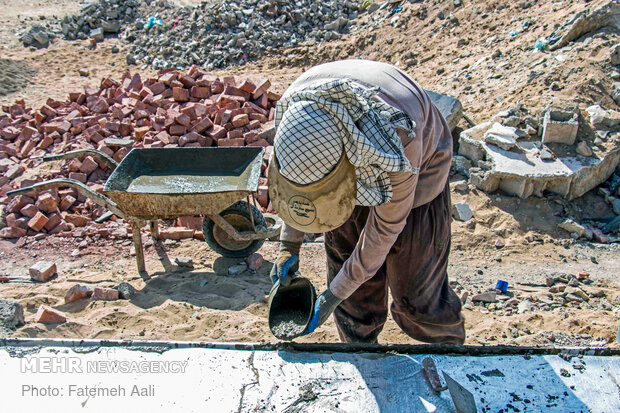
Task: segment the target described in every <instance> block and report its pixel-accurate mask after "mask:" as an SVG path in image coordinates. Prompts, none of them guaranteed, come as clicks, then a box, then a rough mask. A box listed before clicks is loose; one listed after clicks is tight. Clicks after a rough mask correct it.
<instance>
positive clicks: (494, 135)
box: [484, 122, 518, 151]
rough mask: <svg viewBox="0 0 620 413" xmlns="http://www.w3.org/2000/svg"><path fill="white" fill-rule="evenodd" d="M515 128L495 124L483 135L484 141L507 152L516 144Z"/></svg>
mask: <svg viewBox="0 0 620 413" xmlns="http://www.w3.org/2000/svg"><path fill="white" fill-rule="evenodd" d="M517 139H518V136H517V133H516V128H514V127H511V126H504V125H502V124H500V123H498V122H495V123H494V124H493V126H491V129H489V130H488V131H487V132H486V133H485V134H484V141H485V142H487V143H491V144H493V145H495V146H499V147H500V148H502V149H504V150H507V151H509V150H510V149H512V148H513V147H514V146H515V145H516V143H517Z"/></svg>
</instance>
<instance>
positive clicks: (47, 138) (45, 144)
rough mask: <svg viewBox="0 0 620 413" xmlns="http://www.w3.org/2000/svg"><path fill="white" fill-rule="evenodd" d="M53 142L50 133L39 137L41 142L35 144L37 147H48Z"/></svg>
mask: <svg viewBox="0 0 620 413" xmlns="http://www.w3.org/2000/svg"><path fill="white" fill-rule="evenodd" d="M53 143H54V139H53V138H52V137H51V136H50V135H46V136H44V137H43V139H41V142H39V145H38V146H37V148H39V149H46V148H48V147H50V145H52V144H53Z"/></svg>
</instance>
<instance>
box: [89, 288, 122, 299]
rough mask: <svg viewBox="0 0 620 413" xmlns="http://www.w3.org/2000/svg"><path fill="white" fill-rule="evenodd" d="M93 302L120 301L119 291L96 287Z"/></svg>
mask: <svg viewBox="0 0 620 413" xmlns="http://www.w3.org/2000/svg"><path fill="white" fill-rule="evenodd" d="M93 300H106V301H113V300H118V290H115V289H114V288H102V287H95V291H93Z"/></svg>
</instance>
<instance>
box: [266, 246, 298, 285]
mask: <svg viewBox="0 0 620 413" xmlns="http://www.w3.org/2000/svg"><path fill="white" fill-rule="evenodd" d="M300 249H301V242H292V241H280V253H279V254H278V258H276V262H275V263H274V264H273V267H272V268H271V282H272V283H274V284H275V283H276V281H278V280H280V285H282V286H288V285H289V284H290V282H291V280H292V279H293V278H294V276H295V272H296V271H297V270H299V250H300Z"/></svg>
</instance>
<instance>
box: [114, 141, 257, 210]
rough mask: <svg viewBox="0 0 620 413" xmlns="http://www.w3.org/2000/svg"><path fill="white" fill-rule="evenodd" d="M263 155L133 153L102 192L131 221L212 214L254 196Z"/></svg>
mask: <svg viewBox="0 0 620 413" xmlns="http://www.w3.org/2000/svg"><path fill="white" fill-rule="evenodd" d="M240 149H243V150H240ZM263 153H264V148H261V147H255V148H254V147H246V148H135V149H132V150H131V151H130V152H129V153H128V154H127V156H125V158H124V159H123V160H122V162H121V163H120V164H119V165H118V167H117V168H116V169H115V170H114V172H113V173H112V175H110V177H109V178H108V180H107V181H106V183H105V186H104V189H103V192H104V193H105V194H106V195H107V196H108V197H110V198H111V199H112V200H113V201H114V202H116V204H118V206H119V207H120V208H121V209H122V210H123V212H124V213H125V215H127V216H131V217H136V218H141V219H154V218H157V219H167V218H176V217H179V216H187V215H189V216H192V215H214V214H218V213H219V212H221V211H222V210H224V209H225V208H227V207H228V206H230V205H232V204H233V203H235V202H236V201H238V200H240V199H243V198H245V197H247V196H248V195H250V194H251V193H253V192H255V191H256V189H257V187H258V178H259V177H260V172H261V165H262V157H263Z"/></svg>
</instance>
